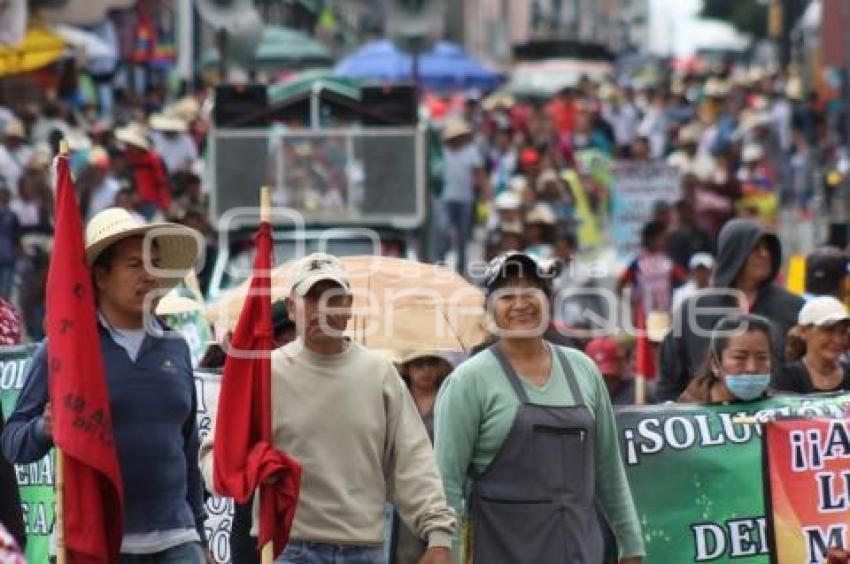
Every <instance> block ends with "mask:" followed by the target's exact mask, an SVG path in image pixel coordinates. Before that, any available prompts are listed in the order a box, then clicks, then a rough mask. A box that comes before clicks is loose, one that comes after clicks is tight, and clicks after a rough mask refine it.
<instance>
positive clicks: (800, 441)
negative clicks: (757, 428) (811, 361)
mask: <svg viewBox="0 0 850 564" xmlns="http://www.w3.org/2000/svg"><path fill="white" fill-rule="evenodd" d="M765 442H766V449H767V460H768V467H769V479H770V505H771V508H772V512H771V516H770V517H771V521H770V525H771V529H772V531H773V535H774V539H775V542H776V554H777V558H776V559H775V564H799V563H800V562H823V561H825V560H826V551H827V549H829V548H837V547H841V548H850V534H848V524H850V420H848V419H844V420H823V419H816V420H799V419H797V420H783V421H776V422H773V423H769V424H768V425H766V430H765Z"/></svg>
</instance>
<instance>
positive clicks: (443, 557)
mask: <svg viewBox="0 0 850 564" xmlns="http://www.w3.org/2000/svg"><path fill="white" fill-rule="evenodd" d="M419 564H452V551H451V550H449V549H448V548H446V547H444V546H435V547H434V548H429V549H428V550H427V551H425V554H424V555H423V556H422V559H421V560H419Z"/></svg>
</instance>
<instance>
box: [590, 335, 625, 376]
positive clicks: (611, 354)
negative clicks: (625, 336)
mask: <svg viewBox="0 0 850 564" xmlns="http://www.w3.org/2000/svg"><path fill="white" fill-rule="evenodd" d="M585 352H586V353H587V356H589V357H590V358H592V359H593V362H595V363H596V366H598V367H599V371H600V372H601V373H602V374H616V373H618V372H620V370H622V366H621V365H620V361H621V359H622V356H621V355H620V346H619V345H617V341H615V340H614V339H612V338H611V337H599V338H597V339H593V340H592V341H590V342H589V343H587V348H586V349H585Z"/></svg>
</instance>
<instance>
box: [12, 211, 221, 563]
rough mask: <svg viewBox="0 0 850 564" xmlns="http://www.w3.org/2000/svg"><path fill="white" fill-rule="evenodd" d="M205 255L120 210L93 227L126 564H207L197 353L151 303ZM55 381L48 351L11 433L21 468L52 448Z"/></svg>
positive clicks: (40, 354)
mask: <svg viewBox="0 0 850 564" xmlns="http://www.w3.org/2000/svg"><path fill="white" fill-rule="evenodd" d="M197 256H198V242H197V237H196V235H195V233H194V232H193V231H192V230H191V229H188V228H186V227H183V226H180V225H176V224H171V223H158V224H145V223H141V222H139V221H138V220H136V219H134V218H133V216H131V215H130V214H129V213H128V212H127V211H126V210H123V209H120V208H108V209H106V210H104V211H102V212H101V213H99V214H97V215H96V216H94V217H93V218H92V219H91V221H89V223H88V225H87V227H86V260H87V262H88V265H89V266H90V267H91V269H92V282H93V287H94V293H95V302H96V307H97V311H98V317H99V321H100V323H99V327H98V329H99V333H100V346H101V353H102V355H103V364H104V368H105V370H106V379H107V387H108V389H109V398H110V406H111V410H112V431H113V435H114V437H115V446H116V450H117V453H118V463H119V466H120V469H121V476H122V481H123V484H124V539H123V541H122V544H121V563H122V564H136V563H139V564H140V563H142V562H144V563H152V564H158V563H166V562H186V563H203V562H204V561H205V556H204V550H203V548H202V543H205V534H204V519H205V517H206V514H205V511H204V503H203V482H202V481H201V475H200V471H199V470H198V464H197V456H198V444H199V439H198V429H197V424H196V420H195V411H196V409H195V405H196V397H195V386H194V380H193V376H192V363H191V357H190V353H189V347H188V345H187V344H186V342H185V341H184V340H183V339H182V338H176V337H175V336H174V335H173V334H170V335H166V334H165V332H164V330H165V329H166V328H165V327H164V326H163V325H162V324H161V323H160V322H159V321H158V320H157V319H156V318H155V317H153V315H152V314H151V312H152V311H153V307H154V303H155V301H156V300H155V299H152V298H155V297H156V295H161V294H162V293H164V292H165V291H167V290H168V289H170V288H171V287H172V286H174V285H176V284H177V283H178V282H179V281H180V280H182V279H183V277H184V276H185V274H186V273H187V272H188V271H189V270H190V269H192V268H193V266H194V264H195V261H196V259H197ZM47 375H48V366H47V345H46V342H42V343H41V345H40V346H39V348H38V349H37V350H36V352H35V354H34V356H33V359H32V363H31V364H30V368H29V372H28V374H27V377H26V383H25V385H24V388H23V390H22V391H21V395H20V397H19V398H18V402H17V405H16V406H15V411H14V413H12V415H11V416H10V417H9V420H8V422H7V427H6V429H5V431H4V432H3V437H2V449H3V454H4V455H5V456H6V457H7V458H9V459H10V460H12V461H14V462H16V463H29V462H33V461H36V460H38V459H40V458H41V457H42V456H44V455H45V454H47V453H48V451H49V450H50V448H51V447H52V446H53V444H52V443H53V441H52V417H51V408H50V405H49V404H48V394H47ZM70 486H71V487H73V484H70Z"/></svg>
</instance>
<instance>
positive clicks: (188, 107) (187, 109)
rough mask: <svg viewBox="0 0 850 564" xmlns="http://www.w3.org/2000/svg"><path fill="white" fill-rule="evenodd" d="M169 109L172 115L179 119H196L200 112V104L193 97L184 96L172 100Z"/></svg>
mask: <svg viewBox="0 0 850 564" xmlns="http://www.w3.org/2000/svg"><path fill="white" fill-rule="evenodd" d="M169 109H170V111H171V113H172V114H173V115H175V116H177V117H179V118H180V119H184V120H186V121H193V120H196V119H198V116H199V115H200V113H201V104H199V103H198V101H197V100H196V99H195V98H192V97H191V96H186V97H185V98H181V99H179V100H177V101H176V102H174V104H172V105H171V107H170V108H169Z"/></svg>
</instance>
